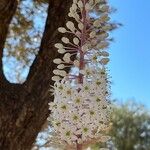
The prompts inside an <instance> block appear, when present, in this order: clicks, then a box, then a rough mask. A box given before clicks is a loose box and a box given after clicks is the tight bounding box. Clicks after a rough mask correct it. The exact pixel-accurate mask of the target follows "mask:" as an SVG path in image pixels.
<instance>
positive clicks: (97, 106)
mask: <svg viewBox="0 0 150 150" xmlns="http://www.w3.org/2000/svg"><path fill="white" fill-rule="evenodd" d="M98 10H99V11H100V12H101V13H100V15H99V16H98V15H97V16H92V14H93V13H94V14H96V12H97V11H98ZM94 11H95V12H94ZM108 13H109V9H108V5H107V2H106V1H105V0H73V4H72V6H71V8H70V12H69V14H68V15H69V17H71V18H74V22H72V21H68V22H67V23H66V27H59V28H58V31H59V32H60V33H62V34H63V36H64V37H62V39H61V40H62V42H61V43H56V44H55V47H56V48H57V49H58V52H59V53H61V54H64V57H63V59H60V58H56V59H55V60H54V63H55V64H57V65H58V66H57V69H55V70H54V71H53V73H54V74H55V75H54V76H53V78H52V79H53V80H54V81H55V84H54V86H53V94H54V102H52V103H50V104H49V105H50V110H51V112H52V114H51V115H50V118H52V125H53V128H54V131H55V133H56V135H57V137H58V139H59V141H61V143H62V144H63V145H66V146H67V147H72V148H71V149H76V150H82V149H83V147H85V146H87V145H88V144H90V143H93V142H98V141H103V142H105V141H107V140H108V139H109V137H108V136H105V135H104V134H103V133H104V131H105V130H106V128H108V126H109V121H110V119H109V118H110V113H111V107H110V104H109V86H108V83H109V81H108V77H107V72H106V68H105V65H106V64H107V63H108V61H109V58H108V56H109V54H108V52H106V48H107V47H108V45H109V42H108V33H107V32H108V31H109V30H110V29H111V28H109V27H110V26H109V17H108ZM76 25H77V26H76ZM65 33H67V34H68V33H70V34H73V35H74V37H73V39H68V38H67V37H65ZM73 55H75V57H76V59H75V60H72V59H71V58H72V56H73ZM68 66H72V67H73V71H71V72H69V73H66V72H65V70H64V68H66V67H68ZM49 120H50V119H49ZM71 149H70V150H71Z"/></svg>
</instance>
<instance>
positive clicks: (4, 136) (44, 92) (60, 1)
mask: <svg viewBox="0 0 150 150" xmlns="http://www.w3.org/2000/svg"><path fill="white" fill-rule="evenodd" d="M1 1H2V0H0V11H2V9H1ZM3 1H6V0H3ZM7 1H9V2H10V3H11V6H10V7H8V6H7V8H9V11H8V14H9V15H8V14H7V16H5V17H4V18H5V19H6V20H9V21H7V23H5V24H4V27H3V26H1V22H0V33H1V32H3V31H5V32H3V34H5V35H3V34H2V36H1V35H0V40H1V41H2V42H1V43H0V59H1V61H0V62H1V63H0V100H1V102H0V150H30V149H31V147H32V144H33V143H34V141H35V139H36V137H37V134H38V133H39V132H40V130H41V128H42V125H43V124H44V123H45V121H46V119H47V117H48V115H49V113H50V112H49V111H48V102H50V101H52V100H53V97H52V96H50V93H49V89H50V84H53V82H52V81H51V77H52V76H53V73H52V70H53V69H54V68H55V65H54V64H53V62H52V61H53V59H54V58H55V57H61V55H59V54H58V53H57V51H56V49H55V48H54V44H55V43H56V42H58V41H59V39H60V35H59V34H58V31H57V28H58V27H59V26H64V25H65V22H66V20H67V13H68V9H69V7H70V5H71V3H72V1H71V0H49V9H48V17H47V21H46V26H45V31H44V34H43V38H42V42H41V47H40V50H39V54H38V56H37V57H36V59H35V61H34V62H33V65H32V66H31V68H30V72H29V75H28V78H27V81H26V82H25V83H24V84H22V85H19V84H10V83H9V82H8V81H6V79H5V78H4V76H3V71H2V50H3V48H4V43H5V40H6V35H7V31H8V25H9V23H10V20H11V18H12V16H13V14H14V12H15V9H16V6H17V3H16V1H15V0H7ZM7 3H8V2H7ZM7 3H6V4H7ZM13 6H15V7H13ZM5 7H6V6H5ZM5 7H4V8H5ZM11 7H13V8H14V9H12V8H11ZM11 11H13V13H12V12H11ZM0 13H1V12H0ZM10 16H11V17H10ZM7 17H9V19H8V18H7ZM5 19H3V17H2V15H1V14H0V21H2V20H5ZM5 28H6V29H5ZM4 29H5V30H4Z"/></svg>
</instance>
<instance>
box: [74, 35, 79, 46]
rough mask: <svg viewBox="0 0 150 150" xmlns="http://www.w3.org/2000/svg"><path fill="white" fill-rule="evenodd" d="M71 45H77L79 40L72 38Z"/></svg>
mask: <svg viewBox="0 0 150 150" xmlns="http://www.w3.org/2000/svg"><path fill="white" fill-rule="evenodd" d="M73 43H74V44H75V45H79V39H78V38H76V37H75V38H73Z"/></svg>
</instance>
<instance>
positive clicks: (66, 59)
mask: <svg viewBox="0 0 150 150" xmlns="http://www.w3.org/2000/svg"><path fill="white" fill-rule="evenodd" d="M70 57H71V54H70V53H66V54H65V55H64V57H63V60H64V61H65V62H67V63H70V61H71V60H70Z"/></svg>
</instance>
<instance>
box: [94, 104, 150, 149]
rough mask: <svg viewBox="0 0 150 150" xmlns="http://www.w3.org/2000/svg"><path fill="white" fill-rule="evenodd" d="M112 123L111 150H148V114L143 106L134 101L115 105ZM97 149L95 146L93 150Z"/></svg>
mask: <svg viewBox="0 0 150 150" xmlns="http://www.w3.org/2000/svg"><path fill="white" fill-rule="evenodd" d="M112 123H113V125H112V128H111V131H110V133H109V134H110V136H111V137H112V140H111V141H110V142H109V143H108V145H109V146H110V149H111V150H116V149H117V150H150V112H149V111H147V109H146V108H145V107H144V106H142V105H139V104H137V103H135V102H134V101H128V102H127V103H124V104H121V105H118V104H117V105H116V104H115V106H114V113H113V116H112ZM109 146H108V147H109ZM99 147H100V145H99V144H97V145H95V146H93V150H98V149H99Z"/></svg>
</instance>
